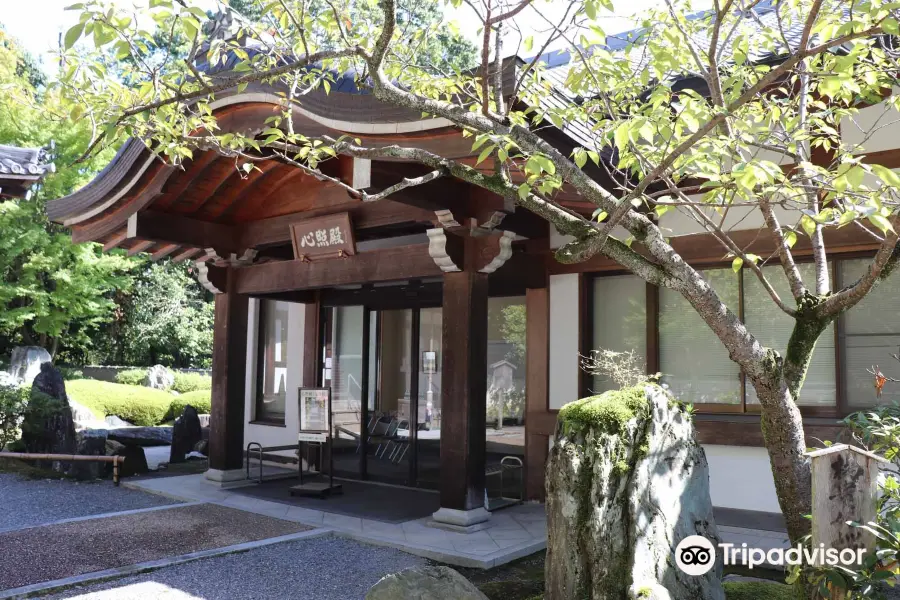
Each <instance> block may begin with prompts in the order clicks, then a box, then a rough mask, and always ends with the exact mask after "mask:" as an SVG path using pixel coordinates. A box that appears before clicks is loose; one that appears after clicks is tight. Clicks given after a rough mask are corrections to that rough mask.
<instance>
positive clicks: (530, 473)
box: [525, 287, 551, 501]
mask: <svg viewBox="0 0 900 600" xmlns="http://www.w3.org/2000/svg"><path fill="white" fill-rule="evenodd" d="M549 384H550V290H549V289H548V288H546V287H543V288H534V289H532V288H529V289H527V290H525V497H526V498H527V499H529V500H541V501H543V500H544V466H545V465H546V463H547V454H548V452H549V444H550V442H549V440H550V436H549V435H548V432H547V431H546V427H545V425H546V423H547V422H549V421H550V420H551V418H550V415H549V414H548V401H549Z"/></svg>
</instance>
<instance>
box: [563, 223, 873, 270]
mask: <svg viewBox="0 0 900 600" xmlns="http://www.w3.org/2000/svg"><path fill="white" fill-rule="evenodd" d="M728 236H729V237H730V238H731V239H732V240H733V241H734V242H735V243H736V244H737V245H738V246H740V247H741V248H742V249H743V250H744V251H745V252H752V253H754V254H757V255H759V256H762V257H763V258H766V257H768V256H771V255H772V254H773V253H774V252H775V244H774V241H773V239H772V234H771V232H770V231H769V230H768V229H760V230H756V229H747V230H742V231H732V232H730V233H729V234H728ZM823 236H824V237H825V246H826V248H828V252H829V253H830V254H835V253H848V252H870V251H873V250H876V249H877V248H878V242H877V240H874V239H873V238H872V237H871V236H869V235H868V234H867V233H865V232H864V231H862V230H861V229H860V228H859V227H852V226H847V227H842V228H840V229H836V228H832V227H829V228H827V229H825V230H824V231H823ZM670 240H671V243H672V248H674V249H675V251H676V252H677V253H678V254H679V255H680V256H681V258H683V259H684V260H685V261H687V262H688V263H690V264H692V265H694V266H698V267H702V266H710V267H712V266H718V265H724V264H728V265H730V264H731V259H727V258H726V257H725V255H726V254H727V250H726V249H725V248H724V247H723V246H722V245H721V244H720V243H719V242H718V241H716V239H715V237H713V235H712V234H710V233H694V234H689V235H679V236H675V237H672V238H670ZM634 248H635V250H637V251H638V252H640V253H641V254H644V255H646V251H645V250H644V249H643V248H642V247H641V246H640V245H639V244H637V243H636V244H635V245H634ZM792 252H793V254H794V256H795V257H796V258H804V257H809V256H811V255H812V246H811V244H810V239H809V237H808V236H806V235H803V234H801V235H798V236H797V243H796V244H795V245H794V247H793V248H792ZM550 254H551V256H550V257H549V259H548V262H547V267H548V270H549V274H550V275H557V274H561V273H585V272H591V271H616V270H620V269H622V268H623V267H622V266H621V265H619V264H618V263H616V262H615V261H614V260H612V259H610V258H607V257H605V256H601V255H597V256H594V257H592V258H590V259H588V260H586V261H584V262H580V263H574V264H562V263H560V262H558V261H557V260H555V259H554V258H553V256H552V251H551V252H550ZM776 262H777V259H776Z"/></svg>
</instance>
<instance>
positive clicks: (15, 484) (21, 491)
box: [0, 473, 177, 531]
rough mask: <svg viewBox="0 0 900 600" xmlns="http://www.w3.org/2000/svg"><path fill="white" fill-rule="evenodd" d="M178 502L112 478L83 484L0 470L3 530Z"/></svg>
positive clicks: (1, 521) (0, 523) (0, 527)
mask: <svg viewBox="0 0 900 600" xmlns="http://www.w3.org/2000/svg"><path fill="white" fill-rule="evenodd" d="M167 504H177V503H176V502H175V501H173V500H169V499H168V498H163V497H162V496H156V495H153V494H147V493H145V492H139V491H137V490H129V489H126V488H123V487H118V488H117V487H115V486H113V484H112V482H110V481H103V482H96V483H93V482H92V483H79V482H76V481H69V480H56V479H46V480H42V479H37V480H36V479H23V478H21V477H19V476H17V475H10V474H4V473H0V506H2V507H4V509H3V510H0V531H8V530H11V529H19V528H21V527H28V526H31V525H41V524H43V523H51V522H53V521H60V520H62V519H72V518H75V517H84V516H88V515H98V514H101V513H108V512H119V511H123V510H134V509H137V508H150V507H151V506H164V505H167Z"/></svg>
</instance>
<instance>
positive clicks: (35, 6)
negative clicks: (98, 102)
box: [0, 0, 660, 72]
mask: <svg viewBox="0 0 900 600" xmlns="http://www.w3.org/2000/svg"><path fill="white" fill-rule="evenodd" d="M76 1H77V0H0V23H2V24H3V26H4V27H5V28H6V30H7V32H9V33H10V34H11V35H12V36H14V37H15V38H17V39H18V40H19V42H20V43H22V44H23V45H24V46H25V47H26V48H27V49H28V51H29V52H31V53H32V54H33V55H35V56H36V57H39V58H40V59H41V61H42V63H43V66H44V69H45V70H47V71H48V72H52V71H53V70H54V67H53V57H52V54H51V52H52V51H53V50H54V49H55V48H56V47H57V46H58V43H59V42H58V40H59V35H60V33H65V31H66V30H68V29H69V27H71V26H72V25H73V24H75V22H76V21H77V20H78V12H77V11H67V10H65V8H66V7H67V6H69V5H71V4H74V3H75V2H76ZM120 1H121V5H131V4H132V3H133V2H134V0H120ZM140 1H142V2H145V1H146V0H140ZM424 1H429V0H424ZM431 1H434V0H431ZM659 1H660V0H628V1H627V2H624V1H622V0H619V1H618V2H617V3H618V4H621V5H627V7H628V8H627V10H623V11H617V13H616V14H615V15H611V16H608V17H604V19H603V21H601V27H603V29H604V30H605V31H606V32H607V33H608V34H614V33H619V32H622V31H626V30H628V29H630V28H631V27H632V20H631V19H629V18H628V17H630V16H631V15H633V14H634V13H636V12H640V11H642V10H645V9H646V8H648V7H650V6H652V5H654V4H657V3H658V2H659ZM190 2H192V3H193V4H194V5H196V6H199V7H201V8H203V9H204V10H208V9H213V8H214V7H215V6H216V0H190ZM537 2H538V6H540V7H541V10H542V12H543V13H544V14H546V15H547V16H549V17H551V18H553V17H554V16H561V14H562V12H561V11H562V10H563V6H564V5H565V4H567V3H564V2H552V1H549V0H537ZM446 14H447V17H448V19H452V20H454V21H455V22H456V23H457V25H458V26H459V29H460V31H462V32H463V33H465V34H466V35H467V37H469V38H470V39H472V40H473V41H475V38H476V37H477V31H476V30H477V28H478V21H477V20H476V18H475V16H474V15H473V14H472V12H471V8H469V7H468V6H466V5H465V4H464V5H463V7H461V8H459V9H452V8H448V9H447V13H446ZM516 21H517V23H519V24H520V25H521V27H522V28H523V30H524V29H530V30H531V31H530V32H529V33H531V34H533V35H534V48H535V49H537V48H540V45H541V43H542V41H543V39H542V36H541V34H540V31H541V30H542V29H544V28H545V27H546V23H545V21H543V20H542V19H541V18H540V17H539V16H538V15H537V14H536V12H535V11H533V10H531V9H526V10H525V11H523V12H522V13H521V14H520V15H519V16H518V17H517V18H516ZM515 38H516V39H515V40H511V41H510V43H509V44H514V43H515V42H516V41H517V40H518V34H515ZM544 39H546V38H544ZM508 46H509V45H508ZM551 49H552V47H551Z"/></svg>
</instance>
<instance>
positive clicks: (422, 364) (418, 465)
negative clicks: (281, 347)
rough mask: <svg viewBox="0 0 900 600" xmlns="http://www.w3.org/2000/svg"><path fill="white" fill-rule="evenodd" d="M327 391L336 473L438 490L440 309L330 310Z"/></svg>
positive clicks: (325, 330)
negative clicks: (330, 405) (328, 388)
mask: <svg viewBox="0 0 900 600" xmlns="http://www.w3.org/2000/svg"><path fill="white" fill-rule="evenodd" d="M321 348H322V354H321V376H320V382H321V385H322V386H325V387H330V388H331V396H332V414H333V416H332V434H333V452H334V469H335V474H336V475H338V476H344V477H351V478H358V479H368V480H372V481H379V482H383V483H392V484H398V485H410V486H420V487H427V488H435V489H436V488H437V487H438V486H439V484H440V455H441V359H442V356H441V352H442V332H441V308H440V307H437V308H414V309H397V310H371V309H369V308H365V307H363V306H334V307H326V308H325V309H324V310H323V315H322V329H321Z"/></svg>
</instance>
